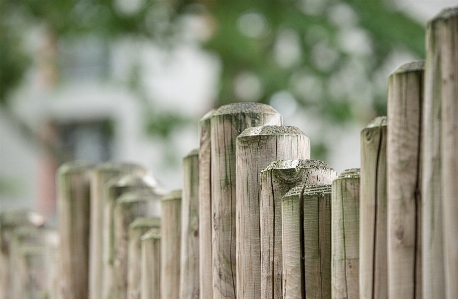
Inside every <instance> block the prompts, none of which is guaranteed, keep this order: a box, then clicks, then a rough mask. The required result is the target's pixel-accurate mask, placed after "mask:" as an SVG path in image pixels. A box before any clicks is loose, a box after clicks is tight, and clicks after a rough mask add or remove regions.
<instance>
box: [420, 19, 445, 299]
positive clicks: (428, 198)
mask: <svg viewBox="0 0 458 299" xmlns="http://www.w3.org/2000/svg"><path fill="white" fill-rule="evenodd" d="M441 26H442V25H441V21H440V18H438V19H435V20H432V21H430V22H429V23H428V25H427V28H426V59H425V74H424V76H425V79H424V82H425V83H424V84H425V86H424V105H423V113H422V117H423V119H422V125H423V128H422V135H423V136H422V138H423V141H422V161H421V163H422V168H423V169H422V173H421V179H422V184H421V185H422V202H423V203H422V205H423V210H422V217H423V221H422V233H423V236H422V240H423V244H422V256H423V265H422V266H423V283H422V284H423V296H424V298H433V297H436V298H445V277H444V252H443V250H444V240H443V228H442V220H443V219H442V218H443V217H442V198H443V197H442V183H441V182H442V170H441V169H442V153H441V147H442V145H441V131H442V124H441V119H442V116H441V100H442V95H441V86H442V78H441V42H440V28H441Z"/></svg>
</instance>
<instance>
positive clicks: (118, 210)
mask: <svg viewBox="0 0 458 299" xmlns="http://www.w3.org/2000/svg"><path fill="white" fill-rule="evenodd" d="M158 199H159V196H158V194H157V193H156V192H155V190H154V189H152V188H151V189H148V188H144V189H141V190H138V191H130V192H126V193H124V194H122V195H121V196H120V197H119V198H118V199H117V200H116V204H115V208H114V211H113V227H114V235H113V248H112V250H113V255H114V256H113V271H112V272H111V275H113V277H112V281H113V289H114V290H113V292H114V293H113V294H114V295H113V297H112V298H120V299H122V298H130V297H129V296H128V294H127V289H128V263H127V262H128V259H129V257H128V248H129V226H130V225H131V223H133V222H134V220H135V219H137V218H140V217H148V216H151V208H152V204H153V201H154V200H158Z"/></svg>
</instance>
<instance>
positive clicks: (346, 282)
mask: <svg viewBox="0 0 458 299" xmlns="http://www.w3.org/2000/svg"><path fill="white" fill-rule="evenodd" d="M359 191H360V171H359V169H355V168H353V169H347V170H345V171H343V172H342V173H341V174H340V175H339V177H338V178H337V179H336V180H334V181H333V182H332V203H331V214H332V221H331V234H332V238H331V251H332V253H331V256H332V260H331V284H332V298H334V299H339V298H352V299H357V298H359Z"/></svg>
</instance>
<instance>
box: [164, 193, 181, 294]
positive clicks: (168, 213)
mask: <svg viewBox="0 0 458 299" xmlns="http://www.w3.org/2000/svg"><path fill="white" fill-rule="evenodd" d="M181 196H182V191H181V190H175V191H172V192H170V193H169V194H167V195H166V196H164V198H163V199H162V224H161V256H162V258H161V274H160V275H161V298H167V299H178V298H179V297H180V288H179V285H180V258H179V256H180V248H181V246H180V241H181Z"/></svg>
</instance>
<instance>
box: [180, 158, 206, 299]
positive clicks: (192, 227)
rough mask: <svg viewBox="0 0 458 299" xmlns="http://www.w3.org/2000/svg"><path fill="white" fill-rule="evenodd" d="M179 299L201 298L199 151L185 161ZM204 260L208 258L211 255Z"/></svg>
mask: <svg viewBox="0 0 458 299" xmlns="http://www.w3.org/2000/svg"><path fill="white" fill-rule="evenodd" d="M182 195H183V198H182V205H181V255H180V264H181V266H180V298H188V299H198V298H199V150H198V149H197V150H193V151H191V152H190V153H189V154H188V155H187V156H186V157H184V159H183V194H182ZM205 258H209V257H208V256H207V257H205Z"/></svg>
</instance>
